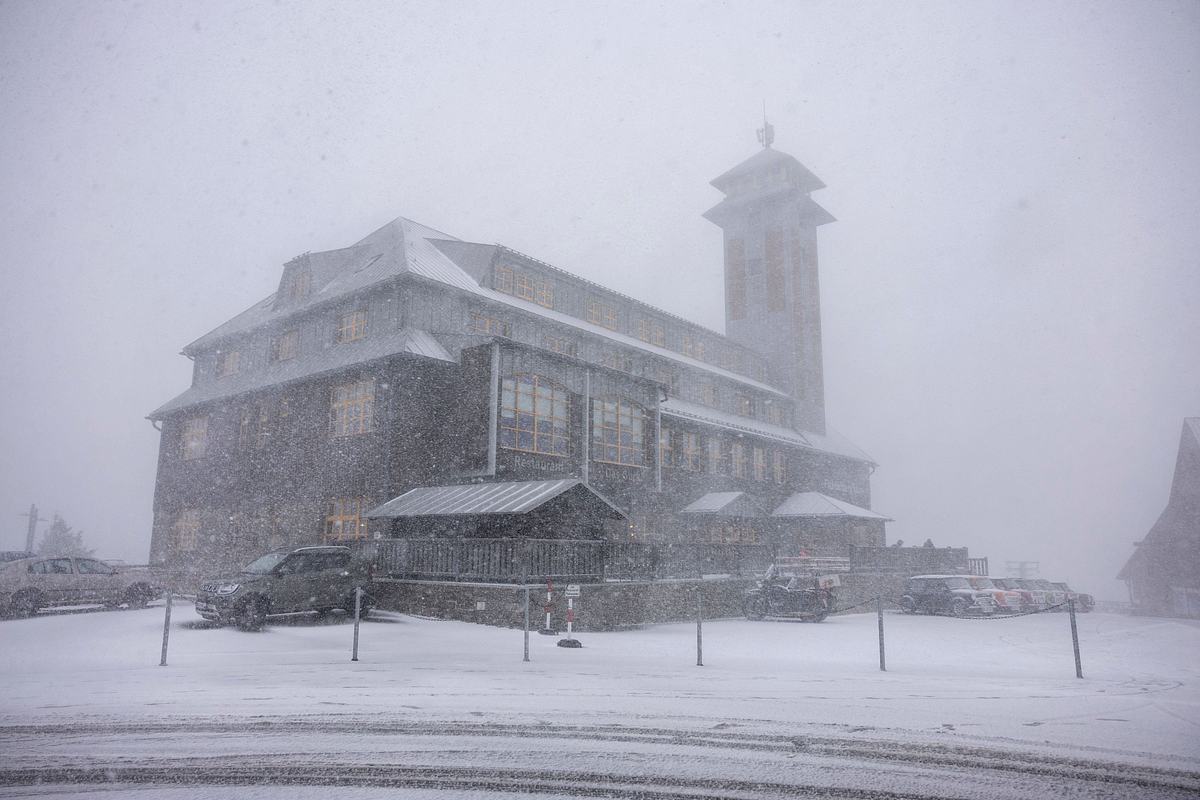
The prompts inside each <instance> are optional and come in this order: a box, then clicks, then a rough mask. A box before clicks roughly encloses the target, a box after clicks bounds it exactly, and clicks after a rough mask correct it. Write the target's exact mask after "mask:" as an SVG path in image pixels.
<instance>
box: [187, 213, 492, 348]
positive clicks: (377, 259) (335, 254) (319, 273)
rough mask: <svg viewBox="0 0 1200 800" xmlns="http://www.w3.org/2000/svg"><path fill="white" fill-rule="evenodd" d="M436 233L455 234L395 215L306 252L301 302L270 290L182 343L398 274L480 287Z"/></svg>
mask: <svg viewBox="0 0 1200 800" xmlns="http://www.w3.org/2000/svg"><path fill="white" fill-rule="evenodd" d="M432 239H443V240H446V239H448V240H454V237H453V236H449V235H447V234H444V233H442V232H440V231H436V230H434V229H433V228H430V227H427V226H425V225H422V224H420V223H418V222H413V221H412V220H410V219H405V218H404V217H397V218H396V219H394V220H392V221H391V222H389V223H387V224H386V225H384V226H383V227H381V228H379V229H377V230H375V231H374V232H372V233H371V234H370V235H368V236H366V237H365V238H363V239H362V240H360V241H359V242H357V243H355V244H353V245H351V246H350V247H344V248H341V249H340V250H326V251H323V252H318V253H306V254H305V255H303V256H300V258H302V259H307V261H308V263H309V265H310V269H311V272H312V290H311V293H310V294H309V295H308V297H307V298H306V299H305V300H304V301H303V302H302V303H299V304H289V305H287V306H286V307H279V306H277V305H276V303H275V294H272V295H270V296H269V297H267V298H266V299H264V300H261V301H259V302H258V303H255V304H254V305H253V306H251V307H250V308H248V309H246V310H245V311H243V312H242V313H241V314H238V315H237V316H236V317H234V318H233V319H231V320H229V321H228V322H226V323H224V324H223V325H220V326H218V327H217V328H214V329H213V330H211V331H209V332H208V333H206V334H204V335H203V336H201V337H200V338H199V339H197V340H196V341H194V342H192V343H191V344H189V345H188V346H187V347H185V348H183V352H184V353H186V354H190V353H192V352H195V351H197V350H201V349H204V348H205V347H207V346H209V345H211V344H214V343H216V342H218V341H220V340H221V339H224V338H226V337H228V336H233V335H235V334H239V333H245V332H247V331H250V330H253V329H254V328H258V327H260V326H262V325H266V324H268V323H270V322H273V321H276V320H283V319H285V318H287V317H290V316H293V315H295V314H298V313H300V312H303V311H306V310H308V309H311V308H313V307H315V306H319V305H322V304H325V303H329V302H333V301H336V300H338V299H340V298H343V297H346V296H348V295H351V294H354V293H355V292H358V291H361V290H363V289H366V288H368V287H370V286H374V285H375V284H378V283H381V282H383V281H386V280H390V279H392V278H394V277H396V276H398V275H404V274H411V275H419V276H421V277H423V278H427V279H429V280H433V281H437V282H439V283H445V284H449V285H451V286H456V287H458V288H460V289H465V290H467V291H472V290H474V289H478V288H479V285H478V283H477V282H476V281H475V280H474V279H472V278H471V276H470V275H468V274H467V273H466V272H464V271H463V270H462V268H461V267H459V266H458V265H457V264H455V263H454V261H452V260H451V259H450V258H449V257H448V256H446V254H445V253H443V252H442V251H441V250H439V249H438V248H436V247H434V245H433V242H432V241H431V240H432Z"/></svg>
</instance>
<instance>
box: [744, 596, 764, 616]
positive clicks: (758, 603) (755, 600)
mask: <svg viewBox="0 0 1200 800" xmlns="http://www.w3.org/2000/svg"><path fill="white" fill-rule="evenodd" d="M745 611H746V619H752V620H760V619H762V618H763V617H765V616H767V598H765V597H763V596H762V595H760V594H756V595H753V596H751V597H747V598H746V605H745Z"/></svg>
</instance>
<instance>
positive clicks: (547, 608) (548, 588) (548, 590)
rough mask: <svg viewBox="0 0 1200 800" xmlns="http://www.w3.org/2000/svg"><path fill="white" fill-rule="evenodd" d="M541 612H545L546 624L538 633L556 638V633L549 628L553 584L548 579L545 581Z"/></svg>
mask: <svg viewBox="0 0 1200 800" xmlns="http://www.w3.org/2000/svg"><path fill="white" fill-rule="evenodd" d="M542 610H543V611H545V612H546V624H545V626H543V627H542V629H541V630H540V631H538V633H540V634H542V635H543V636H557V635H558V631H556V630H554V628H552V627H550V612H552V611H553V610H554V584H553V583H552V582H551V581H550V579H549V578H547V579H546V605H544V606H542Z"/></svg>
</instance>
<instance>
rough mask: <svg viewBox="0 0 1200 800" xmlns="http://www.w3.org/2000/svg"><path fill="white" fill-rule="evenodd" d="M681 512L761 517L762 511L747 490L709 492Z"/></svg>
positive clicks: (719, 515)
mask: <svg viewBox="0 0 1200 800" xmlns="http://www.w3.org/2000/svg"><path fill="white" fill-rule="evenodd" d="M679 513H680V514H711V515H713V516H718V517H761V516H762V512H761V511H760V510H759V509H758V508H757V507H756V504H755V503H754V502H753V500H752V499H751V498H750V495H748V494H746V493H745V492H709V493H708V494H706V495H703V496H701V497H700V498H699V499H697V500H695V501H694V502H692V503H690V504H689V505H687V506H686V507H685V508H684V509H683V510H681V511H680V512H679Z"/></svg>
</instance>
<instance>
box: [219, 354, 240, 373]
mask: <svg viewBox="0 0 1200 800" xmlns="http://www.w3.org/2000/svg"><path fill="white" fill-rule="evenodd" d="M240 360H241V353H239V352H238V351H237V350H226V351H225V352H223V353H219V354H218V355H217V377H218V378H227V377H229V376H230V375H236V374H237V371H238V362H239V361H240Z"/></svg>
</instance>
